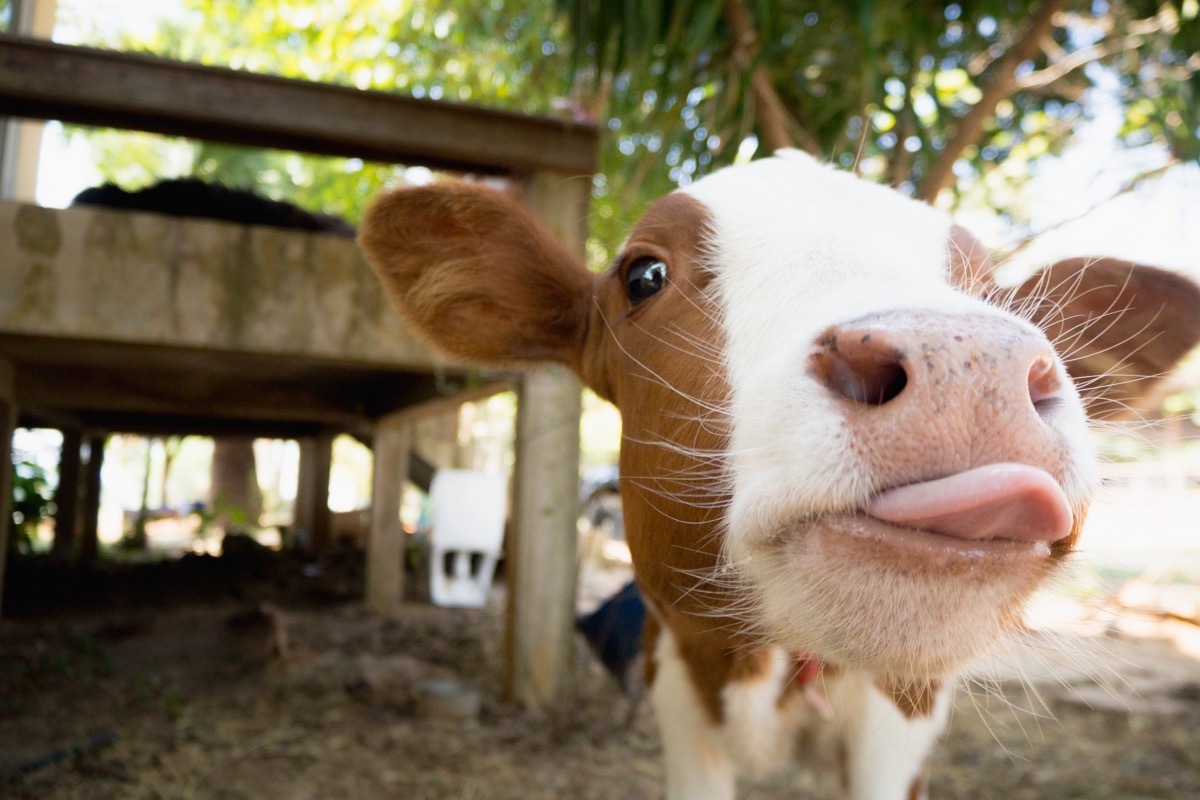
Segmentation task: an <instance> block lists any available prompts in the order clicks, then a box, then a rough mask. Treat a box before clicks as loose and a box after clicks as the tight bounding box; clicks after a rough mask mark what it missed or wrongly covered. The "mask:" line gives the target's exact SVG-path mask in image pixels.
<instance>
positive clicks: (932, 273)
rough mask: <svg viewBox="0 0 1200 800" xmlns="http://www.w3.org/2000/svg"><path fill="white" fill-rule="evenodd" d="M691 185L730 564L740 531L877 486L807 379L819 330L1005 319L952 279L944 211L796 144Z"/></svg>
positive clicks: (831, 505) (862, 495)
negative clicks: (886, 315)
mask: <svg viewBox="0 0 1200 800" xmlns="http://www.w3.org/2000/svg"><path fill="white" fill-rule="evenodd" d="M686 191H687V192H688V193H689V194H691V195H692V196H694V197H695V198H697V199H698V200H700V201H701V202H703V203H704V204H705V205H706V206H707V208H708V209H709V211H710V213H711V215H712V220H713V228H714V230H715V241H714V242H713V243H712V250H713V254H712V264H711V269H712V270H713V271H714V273H715V277H716V280H715V282H714V283H715V294H716V302H717V304H718V306H719V307H720V308H721V309H722V313H723V317H724V321H725V333H726V337H727V358H726V360H727V364H726V366H727V370H728V375H729V382H730V386H731V389H732V392H733V398H732V413H733V418H734V419H733V422H734V426H733V428H734V434H733V439H732V442H731V446H730V463H731V464H732V467H733V476H734V488H735V491H734V501H733V506H732V508H731V512H730V518H729V522H730V526H729V535H730V541H729V542H728V544H729V545H730V547H731V556H732V557H733V558H734V559H735V560H736V559H737V558H738V557H739V555H742V553H741V552H740V545H741V542H740V541H739V538H740V537H742V536H745V535H749V534H750V532H752V531H756V530H770V529H771V528H772V527H773V523H776V522H778V520H774V519H770V514H771V513H772V511H773V510H776V509H796V508H801V509H805V510H806V511H807V512H808V513H810V514H814V515H815V514H819V513H823V512H826V511H838V510H845V509H847V508H850V507H854V506H856V505H860V504H862V503H863V502H864V501H865V500H866V499H867V497H868V495H869V494H870V493H871V492H873V491H875V490H876V489H878V487H876V486H873V485H871V483H870V480H869V477H870V476H869V475H868V474H867V471H866V470H865V469H864V466H863V464H861V463H859V462H858V460H857V459H856V456H855V453H854V451H853V449H851V448H846V447H842V446H839V445H841V444H843V443H844V440H843V434H842V432H841V430H842V429H841V425H842V421H841V418H840V416H839V415H838V414H837V413H836V411H835V410H834V409H833V408H832V407H831V404H830V402H829V400H828V392H827V390H826V388H825V387H824V386H822V385H819V384H818V383H817V382H816V381H815V380H813V379H812V378H811V377H809V376H808V375H806V370H805V360H806V358H807V355H808V353H809V352H810V350H811V348H812V347H813V344H814V342H815V341H816V339H817V337H818V336H819V335H820V333H821V332H822V331H824V330H826V329H827V328H828V327H829V326H831V325H834V324H838V323H843V322H847V321H850V320H854V319H858V318H860V317H863V316H865V315H867V314H870V313H873V312H879V311H884V310H888V311H891V310H903V309H912V310H933V311H938V312H945V313H948V314H964V313H973V314H987V315H1003V316H1007V315H1004V314H1003V312H1000V311H998V310H996V309H995V308H993V307H991V306H989V305H987V304H985V303H983V302H981V301H979V300H976V299H974V298H971V297H968V296H967V295H965V294H963V293H961V292H959V291H957V290H955V289H953V288H951V287H950V285H949V283H948V280H949V274H948V270H949V268H948V263H949V260H948V252H949V250H948V248H949V239H950V230H951V220H950V219H949V217H948V216H946V215H945V214H943V213H942V212H940V211H938V210H936V209H934V208H932V207H930V206H928V205H925V204H923V203H919V202H917V201H914V200H910V199H908V198H905V197H903V196H902V195H900V194H899V193H897V192H895V191H893V190H891V189H888V188H886V187H882V186H878V185H875V184H871V183H868V182H866V181H863V180H860V179H858V178H856V177H854V176H853V175H851V174H849V173H846V172H842V171H838V170H835V169H833V168H832V167H828V166H825V165H822V164H819V163H818V162H816V161H815V160H814V159H812V158H811V157H810V156H808V155H806V154H804V153H800V152H795V151H785V152H783V153H781V154H779V155H777V156H776V157H774V158H770V159H764V160H762V161H758V162H754V163H752V164H750V165H747V166H745V167H741V168H737V169H732V170H725V171H722V172H718V173H716V174H714V175H711V176H709V177H707V178H705V179H704V180H702V181H700V182H698V183H697V184H696V185H694V186H693V187H690V188H689V189H687V190H686ZM1018 324H1022V325H1023V324H1024V323H1018ZM764 515H766V516H764Z"/></svg>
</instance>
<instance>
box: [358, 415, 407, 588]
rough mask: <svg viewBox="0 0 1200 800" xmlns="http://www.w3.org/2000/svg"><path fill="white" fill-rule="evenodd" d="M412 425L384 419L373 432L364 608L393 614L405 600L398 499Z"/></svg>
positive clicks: (402, 535)
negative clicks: (372, 465)
mask: <svg viewBox="0 0 1200 800" xmlns="http://www.w3.org/2000/svg"><path fill="white" fill-rule="evenodd" d="M412 441H413V429H412V423H411V422H409V421H407V420H406V419H404V418H399V419H397V418H395V417H385V418H384V419H382V420H380V421H379V423H378V425H377V426H376V429H375V442H374V448H373V449H374V454H375V457H374V467H373V469H374V475H373V479H372V488H371V532H370V536H369V537H368V539H367V581H366V583H367V590H366V601H367V605H368V606H369V607H370V608H372V609H374V610H376V611H383V612H387V611H392V610H394V609H395V608H397V607H399V605H400V604H401V602H403V600H404V544H405V538H404V530H403V528H401V527H400V499H401V496H402V495H403V493H404V484H405V482H406V481H407V480H408V474H407V473H408V453H409V451H410V450H411V449H412Z"/></svg>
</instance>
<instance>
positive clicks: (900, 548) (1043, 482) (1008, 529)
mask: <svg viewBox="0 0 1200 800" xmlns="http://www.w3.org/2000/svg"><path fill="white" fill-rule="evenodd" d="M1073 522H1074V518H1073V515H1072V513H1071V507H1070V505H1069V503H1068V501H1067V498H1066V495H1065V494H1064V492H1063V490H1062V488H1061V487H1060V486H1059V485H1058V483H1057V481H1055V480H1054V478H1053V477H1052V476H1051V475H1050V474H1049V473H1047V472H1045V471H1044V470H1041V469H1038V468H1036V467H1031V466H1028V465H1024V464H1010V463H1003V464H990V465H988V466H985V467H978V468H975V469H971V470H967V471H966V472H961V473H958V474H956V475H951V476H949V477H946V478H940V479H937V480H932V481H926V482H922V483H915V484H909V485H906V486H901V487H898V488H895V489H889V490H886V491H884V492H881V493H880V494H878V495H877V496H876V497H875V498H874V499H872V501H871V502H870V503H869V504H868V505H867V507H866V509H864V510H862V511H858V512H850V513H842V514H833V515H828V516H825V517H823V518H821V519H820V520H819V521H818V522H816V523H813V524H811V525H809V526H807V528H808V530H807V532H808V537H807V538H808V539H809V540H810V545H811V546H815V547H816V548H818V549H819V550H821V551H824V552H825V553H827V554H829V555H833V554H834V553H836V552H842V553H844V554H846V555H852V556H853V557H854V558H856V559H860V558H868V559H883V560H885V561H891V562H896V561H897V558H898V559H899V563H908V564H909V565H910V566H917V567H921V568H927V567H930V566H934V567H949V566H952V565H959V566H971V565H978V564H983V563H985V562H986V563H987V564H989V565H991V566H993V567H994V566H997V565H998V564H999V563H1001V562H1005V561H1010V560H1011V561H1014V562H1017V561H1030V560H1032V561H1041V560H1042V559H1044V558H1046V557H1047V556H1048V555H1050V552H1051V545H1052V544H1053V543H1054V542H1057V541H1059V540H1061V539H1064V538H1066V537H1068V536H1069V535H1070V534H1071V531H1072V525H1073Z"/></svg>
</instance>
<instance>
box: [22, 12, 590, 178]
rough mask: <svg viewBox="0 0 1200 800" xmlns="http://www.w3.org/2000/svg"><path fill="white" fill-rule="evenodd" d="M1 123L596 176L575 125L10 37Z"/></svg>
mask: <svg viewBox="0 0 1200 800" xmlns="http://www.w3.org/2000/svg"><path fill="white" fill-rule="evenodd" d="M0 114H7V115H11V116H18V117H30V118H35V119H57V120H61V121H63V122H74V123H79V124H83V125H102V126H110V127H115V128H127V129H132V130H142V131H150V132H153V133H162V134H169V135H176V136H187V137H190V138H195V139H205V140H209V141H217V142H228V143H232V144H240V145H248V146H253V147H275V148H282V149H287V150H299V151H302V152H307V153H319V154H323V155H331V156H347V157H357V158H364V159H369V160H374V161H383V162H388V163H401V164H414V165H415V164H424V165H428V166H433V167H441V168H446V169H456V170H463V171H471V172H488V173H505V172H533V171H537V170H556V171H560V172H566V173H572V174H586V175H588V176H589V177H590V175H591V174H592V173H593V172H594V171H595V167H596V160H597V159H596V149H597V141H598V133H597V130H596V127H595V126H594V125H591V124H585V123H579V122H574V121H571V120H568V119H550V118H538V117H530V116H526V115H524V114H519V113H514V112H507V111H497V110H491V109H483V108H476V107H471V106H466V105H462V104H456V103H445V102H438V101H433V100H418V99H416V98H412V97H406V96H404V95H400V94H394V93H389V92H379V91H362V90H358V89H352V88H348V87H342V86H330V85H326V84H318V83H312V82H310V81H299V80H289V79H286V78H278V77H273V76H266V75H255V74H253V73H250V72H244V71H239V70H230V69H220V68H216V67H204V66H200V65H196V64H185V63H181V62H177V61H169V60H166V59H161V58H154V57H150V56H143V55H133V54H129V53H117V52H111V51H102V50H94V49H90V48H83V47H74V46H69V45H62V44H55V43H53V42H46V41H40V40H34V39H27V38H23V37H18V36H0Z"/></svg>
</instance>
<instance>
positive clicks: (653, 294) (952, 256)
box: [360, 153, 1200, 800]
mask: <svg viewBox="0 0 1200 800" xmlns="http://www.w3.org/2000/svg"><path fill="white" fill-rule="evenodd" d="M360 241H361V242H362V245H363V247H364V249H365V252H366V254H367V256H368V258H369V260H370V261H371V262H372V263H373V264H374V266H375V267H376V269H377V270H378V272H379V274H380V275H381V276H382V278H383V281H384V283H385V284H386V285H387V287H388V289H389V291H390V293H391V294H392V296H393V298H394V300H395V301H396V303H397V304H398V305H399V307H400V309H401V311H402V312H403V313H404V315H405V316H406V317H407V319H408V320H409V322H410V323H411V325H412V326H413V327H414V328H415V329H416V330H417V331H418V332H419V333H421V334H422V335H423V336H425V337H426V338H427V339H428V340H429V341H430V342H431V343H432V344H434V345H435V346H437V347H439V348H440V349H442V350H443V351H445V352H447V353H449V354H451V355H453V356H456V357H459V358H463V359H469V360H473V361H478V362H489V363H506V362H529V361H535V360H542V359H550V360H555V361H559V362H562V363H564V364H566V365H568V366H569V367H570V368H571V369H573V370H574V371H575V372H577V373H578V374H579V375H580V376H581V378H582V379H583V381H584V382H585V383H586V384H587V385H588V386H590V387H592V388H593V389H594V390H595V391H596V392H597V393H599V394H600V395H601V396H603V397H606V398H608V399H610V400H612V401H613V402H614V403H615V404H616V405H617V406H618V407H619V408H620V410H621V414H622V418H623V421H624V440H623V443H622V450H621V474H622V497H623V501H624V509H625V524H626V532H627V536H628V540H629V545H630V549H631V551H632V553H633V558H634V564H635V569H636V573H637V581H638V585H639V586H640V588H641V590H642V593H643V595H644V597H645V598H646V601H647V604H648V606H649V609H650V624H649V626H648V628H649V630H648V631H647V652H648V653H650V654H651V656H652V658H650V659H649V668H648V673H649V675H648V677H649V679H650V681H651V692H652V697H653V700H654V704H655V708H656V713H657V716H658V721H659V725H660V728H661V731H662V735H663V743H664V749H665V752H666V760H667V770H666V771H667V783H668V791H667V794H668V796H669V797H670V798H673V799H675V800H682V799H687V800H710V799H711V800H716V799H717V798H731V797H733V794H734V784H735V773H736V772H737V771H738V770H739V769H743V770H747V771H750V772H762V771H764V770H767V769H770V768H773V767H774V766H776V765H777V764H778V763H780V762H781V761H783V760H785V758H786V757H787V756H788V755H789V754H790V753H791V752H792V751H793V749H794V747H795V741H796V734H797V733H798V732H799V731H800V730H801V729H802V728H804V727H807V726H809V725H813V724H816V723H822V731H823V733H822V734H821V736H820V737H819V738H820V739H821V740H822V741H825V742H828V743H829V745H830V746H831V752H832V754H833V757H832V761H833V762H834V763H835V764H836V765H837V767H838V770H839V773H840V776H841V780H842V782H843V785H844V788H845V791H846V793H847V795H848V796H850V797H855V798H876V799H878V800H883V799H885V798H905V797H915V796H918V795H921V794H922V793H923V772H924V764H925V761H926V758H927V755H928V753H929V751H930V748H931V746H932V745H933V743H934V740H935V738H936V737H937V736H938V734H939V732H940V731H941V729H942V727H943V723H944V721H945V719H946V715H947V712H948V707H949V693H950V684H951V682H952V679H953V676H954V674H955V672H956V671H957V670H959V669H960V668H961V667H962V666H963V665H965V664H966V663H967V662H969V661H971V660H972V659H973V658H975V657H976V656H978V655H979V654H981V653H982V652H983V651H985V650H986V649H987V648H988V647H989V646H990V645H992V644H993V643H994V642H996V640H997V639H998V638H999V637H1001V636H1003V635H1004V634H1005V632H1006V631H1011V630H1012V629H1013V628H1014V627H1015V626H1016V625H1017V624H1018V620H1019V617H1020V611H1021V605H1022V602H1023V601H1024V600H1025V599H1026V598H1027V597H1028V596H1029V595H1030V593H1031V592H1032V591H1033V590H1034V589H1035V588H1036V587H1038V586H1039V584H1041V583H1043V582H1044V581H1045V580H1046V578H1047V576H1049V575H1050V574H1052V573H1053V572H1054V571H1055V569H1056V568H1057V567H1058V566H1059V565H1060V564H1061V563H1062V562H1063V560H1064V557H1065V556H1067V554H1068V553H1070V552H1071V550H1072V547H1073V546H1074V544H1075V540H1076V537H1077V536H1078V534H1079V530H1080V527H1081V525H1082V523H1083V519H1084V514H1085V511H1086V509H1087V505H1088V499H1089V497H1090V495H1091V493H1092V491H1093V489H1094V487H1095V485H1096V482H1097V478H1096V468H1095V465H1094V456H1093V453H1092V450H1091V448H1090V446H1089V443H1088V437H1087V424H1086V422H1085V414H1084V402H1082V401H1081V397H1080V393H1079V391H1077V389H1076V385H1079V386H1080V387H1081V390H1083V391H1084V392H1085V393H1086V394H1087V395H1090V396H1092V397H1095V398H1102V397H1104V396H1105V387H1112V389H1113V391H1115V392H1118V393H1119V396H1118V397H1117V400H1118V401H1119V402H1123V401H1125V400H1127V399H1129V396H1130V394H1131V392H1132V391H1133V390H1132V388H1131V387H1135V386H1139V385H1141V383H1142V382H1138V381H1132V380H1131V379H1130V377H1129V375H1128V373H1140V374H1146V375H1158V374H1160V373H1161V372H1163V371H1164V370H1165V369H1167V368H1169V366H1170V365H1171V364H1172V363H1174V361H1175V360H1176V359H1178V358H1179V357H1180V356H1181V355H1182V354H1183V353H1184V352H1185V351H1186V350H1187V349H1189V348H1190V346H1191V345H1192V344H1193V343H1194V341H1195V340H1196V337H1197V335H1200V332H1198V331H1197V330H1196V328H1197V316H1198V314H1197V310H1198V309H1200V296H1198V294H1197V291H1196V289H1195V287H1194V286H1192V285H1191V284H1190V283H1189V282H1187V281H1184V280H1182V279H1179V278H1177V277H1175V276H1173V275H1170V274H1168V273H1164V272H1162V271H1159V270H1154V269H1151V268H1136V267H1132V266H1129V265H1123V264H1117V263H1114V262H1111V261H1102V262H1099V263H1098V264H1097V265H1095V267H1094V268H1083V267H1084V265H1083V264H1079V263H1064V264H1063V265H1060V266H1058V267H1056V268H1054V269H1052V270H1051V271H1050V272H1049V273H1047V275H1048V277H1043V279H1042V280H1040V281H1032V282H1030V283H1029V284H1028V285H1026V286H1024V287H1021V288H1020V289H1019V290H1017V291H1016V292H1015V293H1013V292H1010V293H1008V295H1007V297H1008V298H1009V299H1013V298H1015V300H1016V305H1017V307H1018V312H1017V313H1011V312H1009V311H1007V310H1005V309H1004V308H1002V307H1000V305H998V303H997V302H996V301H994V300H992V299H989V297H988V295H989V294H991V293H994V290H993V288H992V287H991V285H990V283H989V275H988V272H989V263H988V261H987V259H986V256H984V254H983V253H982V250H981V248H980V247H979V246H978V245H977V243H975V242H974V240H973V239H971V238H970V237H969V235H967V234H965V232H963V231H961V230H959V229H957V228H955V227H953V226H952V224H951V222H950V220H949V219H948V217H946V216H945V215H944V214H942V213H940V212H938V211H936V210H934V209H932V208H930V207H928V206H925V205H922V204H919V203H917V202H914V201H912V200H909V199H906V198H904V197H902V196H901V195H899V194H898V193H895V192H893V191H890V190H888V189H885V188H882V187H879V186H875V185H872V184H869V183H866V182H863V181H860V180H858V179H856V178H854V177H853V176H851V175H849V174H846V173H843V172H839V171H836V170H833V169H830V168H827V167H825V166H823V165H820V164H818V163H817V162H815V161H814V160H813V159H811V158H809V157H807V156H805V155H802V154H799V153H782V154H779V155H776V156H775V157H772V158H769V159H764V160H761V161H758V162H755V163H752V164H749V165H747V166H741V167H734V168H730V169H726V170H723V171H720V172H717V173H716V174H713V175H711V176H709V177H706V178H704V179H703V180H701V181H699V182H697V183H696V184H695V185H693V186H691V187H689V188H687V189H683V190H680V191H678V192H676V193H674V194H671V195H669V196H668V197H666V198H664V199H662V200H660V201H659V202H658V203H657V204H655V205H654V206H653V207H651V209H650V210H649V211H648V213H647V214H646V215H645V217H644V218H643V219H642V220H641V222H640V223H639V224H638V225H637V226H636V227H635V228H634V229H633V231H632V233H631V234H630V236H629V239H628V241H627V242H626V244H625V246H624V249H623V251H622V253H621V255H620V256H619V257H618V258H617V260H616V262H615V263H614V264H613V266H612V268H611V269H610V270H608V271H607V272H606V273H604V274H602V275H598V276H596V275H593V274H591V273H589V272H588V271H587V270H586V269H585V268H584V266H583V264H582V263H581V262H580V260H579V259H578V258H577V257H576V256H575V255H573V254H571V253H569V252H567V251H566V250H564V248H562V247H561V246H560V245H559V244H558V243H557V242H556V241H555V240H554V239H553V237H552V236H551V235H550V234H548V233H547V232H546V231H545V230H544V229H543V228H542V227H541V226H540V225H539V224H538V223H537V221H536V220H535V219H534V218H533V217H532V216H531V215H530V214H529V212H528V211H526V210H525V209H524V208H523V207H522V206H521V205H520V204H518V203H517V202H515V201H513V200H511V199H510V198H508V197H506V196H504V195H502V194H499V193H497V192H494V191H491V190H488V189H484V188H479V187H476V186H471V185H468V184H463V183H447V184H442V185H434V186H429V187H423V188H414V189H404V190H400V191H397V192H394V193H390V194H386V195H384V196H382V197H381V198H379V199H378V200H377V201H376V203H375V204H374V205H373V207H372V208H371V210H370V211H369V213H368V215H367V218H366V222H365V224H364V227H363V231H362V233H361V236H360ZM1039 321H1040V322H1044V323H1045V324H1046V325H1047V326H1050V327H1053V328H1054V330H1055V337H1057V338H1060V339H1062V340H1064V341H1067V342H1068V346H1069V348H1070V351H1071V352H1068V353H1067V354H1066V359H1067V363H1066V365H1065V366H1064V357H1062V356H1060V355H1058V354H1056V352H1055V349H1054V347H1053V345H1052V344H1051V340H1050V339H1048V338H1047V336H1046V335H1045V334H1043V332H1042V331H1041V330H1039V328H1038V325H1037V324H1035V323H1038V322H1039ZM1073 354H1074V355H1073ZM1072 357H1076V360H1074V361H1071V360H1070V359H1071V358H1072ZM1068 370H1070V372H1071V373H1072V374H1073V377H1074V379H1075V381H1074V383H1073V381H1072V378H1071V377H1069V376H1068Z"/></svg>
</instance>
